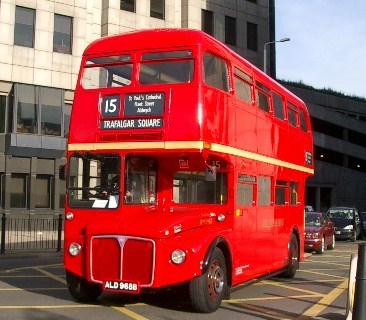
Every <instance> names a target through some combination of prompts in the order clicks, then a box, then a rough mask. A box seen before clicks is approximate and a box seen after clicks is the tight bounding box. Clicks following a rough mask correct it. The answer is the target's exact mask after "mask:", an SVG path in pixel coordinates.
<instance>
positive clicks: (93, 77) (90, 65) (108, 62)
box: [81, 55, 133, 89]
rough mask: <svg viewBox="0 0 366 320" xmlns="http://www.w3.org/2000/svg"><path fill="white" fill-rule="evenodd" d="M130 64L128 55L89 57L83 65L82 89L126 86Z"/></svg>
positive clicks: (129, 73)
mask: <svg viewBox="0 0 366 320" xmlns="http://www.w3.org/2000/svg"><path fill="white" fill-rule="evenodd" d="M132 66H133V64H132V62H131V56H130V55H120V56H109V57H97V58H91V59H89V60H88V61H87V62H86V65H85V69H84V74H83V78H82V82H81V83H82V86H83V87H84V89H98V88H110V87H123V86H128V85H130V84H131V80H132Z"/></svg>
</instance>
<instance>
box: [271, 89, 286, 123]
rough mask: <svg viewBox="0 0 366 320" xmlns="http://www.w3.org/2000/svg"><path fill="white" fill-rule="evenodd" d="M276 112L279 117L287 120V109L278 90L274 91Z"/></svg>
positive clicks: (273, 97) (273, 98)
mask: <svg viewBox="0 0 366 320" xmlns="http://www.w3.org/2000/svg"><path fill="white" fill-rule="evenodd" d="M272 100H273V108H274V114H275V117H276V118H277V119H281V120H285V109H284V103H283V99H282V97H281V96H280V95H279V94H277V93H276V92H272Z"/></svg>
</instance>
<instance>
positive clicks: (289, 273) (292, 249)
mask: <svg viewBox="0 0 366 320" xmlns="http://www.w3.org/2000/svg"><path fill="white" fill-rule="evenodd" d="M297 269H299V243H298V241H297V237H296V236H295V235H294V234H292V236H291V240H290V243H289V248H288V265H287V267H286V270H285V271H284V273H283V276H284V277H286V278H293V277H294V276H295V274H296V270H297Z"/></svg>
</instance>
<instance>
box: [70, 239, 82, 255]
mask: <svg viewBox="0 0 366 320" xmlns="http://www.w3.org/2000/svg"><path fill="white" fill-rule="evenodd" d="M80 251H81V245H80V244H78V243H77V242H73V243H71V244H70V246H69V253H70V254H71V255H72V256H74V257H75V256H77V255H78V254H79V253H80Z"/></svg>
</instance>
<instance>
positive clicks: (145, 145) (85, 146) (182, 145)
mask: <svg viewBox="0 0 366 320" xmlns="http://www.w3.org/2000/svg"><path fill="white" fill-rule="evenodd" d="M207 146H210V148H209V149H210V150H211V151H216V152H221V153H226V154H230V155H235V156H239V157H243V158H247V159H251V160H256V161H259V162H264V163H268V164H273V165H276V166H280V167H284V168H288V169H292V170H297V171H302V172H306V173H310V174H313V173H314V169H312V168H307V167H304V166H300V165H297V164H294V163H291V162H287V161H282V160H279V159H276V158H271V157H267V156H264V155H261V154H258V153H254V152H250V151H245V150H241V149H238V148H234V147H229V146H225V145H221V144H217V143H206V142H204V141H166V142H137V141H133V142H97V143H72V144H69V145H68V151H85V150H141V149H166V150H176V149H195V150H202V149H205V147H207Z"/></svg>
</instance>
